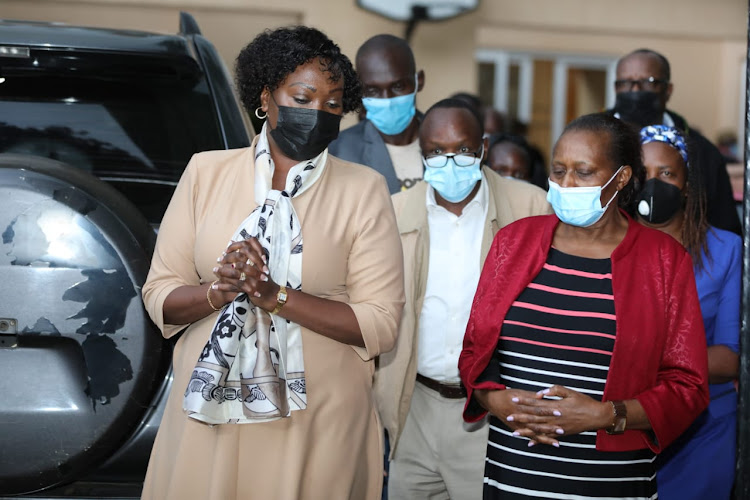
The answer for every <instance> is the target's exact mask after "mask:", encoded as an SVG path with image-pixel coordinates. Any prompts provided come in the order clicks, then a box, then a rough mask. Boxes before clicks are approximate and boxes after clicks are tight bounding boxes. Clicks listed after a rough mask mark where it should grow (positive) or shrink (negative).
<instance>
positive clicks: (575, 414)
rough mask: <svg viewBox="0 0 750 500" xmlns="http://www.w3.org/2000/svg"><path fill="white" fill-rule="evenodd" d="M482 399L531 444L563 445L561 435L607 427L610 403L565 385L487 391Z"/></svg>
mask: <svg viewBox="0 0 750 500" xmlns="http://www.w3.org/2000/svg"><path fill="white" fill-rule="evenodd" d="M551 398H560V399H551ZM479 401H480V402H481V403H482V405H483V406H485V408H486V409H487V410H488V411H489V412H490V413H492V414H493V415H495V416H496V417H498V418H499V419H501V420H502V421H503V422H504V423H505V424H506V425H507V426H508V427H509V428H510V429H512V430H513V434H514V435H516V436H523V437H527V438H529V446H534V445H535V444H537V443H542V444H549V445H552V446H560V443H559V442H558V441H557V438H559V437H561V436H564V435H573V434H580V433H581V432H584V431H590V430H596V429H599V428H601V427H603V425H602V415H603V409H604V408H603V407H602V405H603V404H606V403H601V402H598V401H596V400H594V399H592V398H590V397H589V396H586V395H585V394H581V393H580V392H577V391H574V390H572V389H568V388H567V387H563V386H561V385H553V386H552V387H550V388H549V389H545V390H542V391H539V392H536V393H534V392H530V391H522V390H518V389H506V390H499V391H485V393H484V394H483V395H482V397H481V398H479ZM604 425H606V424H604Z"/></svg>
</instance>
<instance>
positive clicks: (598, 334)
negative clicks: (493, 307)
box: [503, 319, 615, 339]
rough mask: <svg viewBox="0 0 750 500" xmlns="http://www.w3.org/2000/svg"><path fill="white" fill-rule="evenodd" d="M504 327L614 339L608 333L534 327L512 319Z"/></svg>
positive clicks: (507, 320) (505, 322)
mask: <svg viewBox="0 0 750 500" xmlns="http://www.w3.org/2000/svg"><path fill="white" fill-rule="evenodd" d="M503 324H504V325H515V326H522V327H525V328H531V329H532V330H545V331H548V332H557V333H567V334H570V335H590V336H592V337H604V338H607V339H614V338H615V336H614V335H610V334H608V333H601V332H587V331H586V330H564V329H562V328H553V327H551V326H541V325H532V324H531V323H523V322H521V321H513V320H510V319H506V320H505V321H504V322H503Z"/></svg>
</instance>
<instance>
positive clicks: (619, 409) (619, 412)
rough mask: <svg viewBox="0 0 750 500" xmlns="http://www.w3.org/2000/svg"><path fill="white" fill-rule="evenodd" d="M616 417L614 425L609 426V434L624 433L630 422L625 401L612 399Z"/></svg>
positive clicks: (611, 402)
mask: <svg viewBox="0 0 750 500" xmlns="http://www.w3.org/2000/svg"><path fill="white" fill-rule="evenodd" d="M610 404H611V405H612V412H613V413H614V419H613V421H612V425H610V426H609V427H608V428H607V434H622V433H623V432H625V427H626V426H627V422H628V408H627V406H625V401H610Z"/></svg>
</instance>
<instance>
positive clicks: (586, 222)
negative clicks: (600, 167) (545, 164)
mask: <svg viewBox="0 0 750 500" xmlns="http://www.w3.org/2000/svg"><path fill="white" fill-rule="evenodd" d="M622 169H623V167H620V168H618V169H617V172H615V174H614V175H613V176H612V177H610V178H609V180H608V181H607V183H606V184H604V185H603V186H591V187H569V188H564V187H560V185H559V184H557V183H556V182H554V181H553V180H552V179H550V180H549V191H548V192H547V201H548V202H549V204H550V205H552V209H553V210H554V211H555V215H557V218H558V219H560V220H561V221H562V222H564V223H565V224H570V225H571V226H578V227H589V226H591V225H593V224H596V222H598V221H599V219H601V218H602V216H603V215H604V212H606V211H607V208H609V205H610V203H612V200H614V199H615V196H617V193H618V192H619V191H615V194H613V195H612V198H610V199H609V201H608V202H607V204H606V205H605V206H602V201H601V198H602V190H603V189H604V188H605V187H607V185H609V183H610V182H612V179H614V178H615V177H617V174H619V173H620V170H622Z"/></svg>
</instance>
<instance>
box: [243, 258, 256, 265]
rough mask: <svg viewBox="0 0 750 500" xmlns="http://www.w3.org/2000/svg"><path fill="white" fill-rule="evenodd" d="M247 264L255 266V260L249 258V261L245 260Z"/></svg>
mask: <svg viewBox="0 0 750 500" xmlns="http://www.w3.org/2000/svg"><path fill="white" fill-rule="evenodd" d="M245 264H247V265H248V266H250V267H255V262H253V261H252V260H250V259H247V261H246V262H245Z"/></svg>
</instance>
